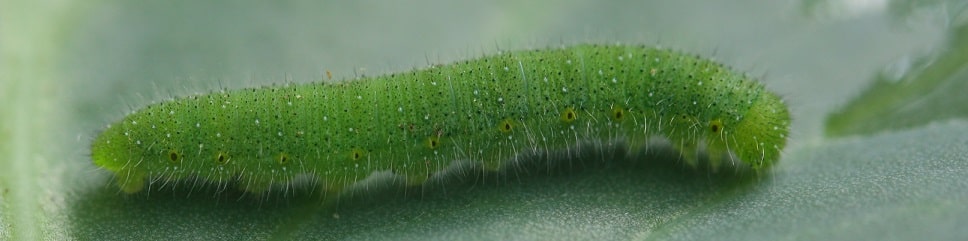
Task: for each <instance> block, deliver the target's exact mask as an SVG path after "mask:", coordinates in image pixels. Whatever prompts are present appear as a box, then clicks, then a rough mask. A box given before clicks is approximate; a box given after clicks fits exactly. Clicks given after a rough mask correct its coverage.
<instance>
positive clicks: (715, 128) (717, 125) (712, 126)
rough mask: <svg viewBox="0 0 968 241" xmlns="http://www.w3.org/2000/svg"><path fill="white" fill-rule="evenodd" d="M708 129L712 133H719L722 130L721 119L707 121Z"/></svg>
mask: <svg viewBox="0 0 968 241" xmlns="http://www.w3.org/2000/svg"><path fill="white" fill-rule="evenodd" d="M709 130H710V131H712V132H713V133H717V134H718V133H719V132H721V131H723V121H721V120H719V119H715V120H712V121H710V122H709Z"/></svg>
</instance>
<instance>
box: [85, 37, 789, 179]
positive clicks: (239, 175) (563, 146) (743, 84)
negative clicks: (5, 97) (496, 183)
mask: <svg viewBox="0 0 968 241" xmlns="http://www.w3.org/2000/svg"><path fill="white" fill-rule="evenodd" d="M789 123H790V117H789V113H788V110H787V107H786V105H785V104H784V102H783V100H782V99H781V98H780V97H779V96H778V95H776V94H774V93H772V92H770V91H768V90H766V89H765V87H764V86H763V85H762V84H761V83H759V82H757V81H755V80H753V79H751V78H749V77H746V76H745V75H743V74H737V73H735V72H734V71H732V70H730V69H729V68H727V67H725V66H724V65H722V64H720V63H717V62H714V61H712V60H709V59H704V58H701V57H698V56H695V55H689V54H684V53H681V52H677V51H672V50H667V49H661V48H652V47H647V46H631V45H591V44H582V45H575V46H570V47H564V46H562V47H557V48H548V49H537V50H522V51H509V52H499V53H497V54H494V55H490V56H485V57H481V58H478V59H472V60H465V61H459V62H455V63H451V64H446V65H432V66H429V67H426V68H423V69H414V70H412V71H408V72H402V73H394V74H387V75H383V76H378V77H361V78H357V79H354V80H346V81H341V82H335V83H324V82H318V83H306V84H291V85H285V86H265V87H256V88H246V89H238V90H221V91H215V92H212V93H208V94H199V95H190V96H186V97H180V98H174V99H171V100H167V101H163V102H160V103H153V104H150V105H148V106H146V107H144V108H142V109H138V110H135V111H132V112H131V113H130V114H128V115H127V116H125V117H124V118H123V119H121V120H120V121H117V122H116V123H113V124H110V125H108V126H107V127H106V128H105V129H104V130H103V131H101V132H100V133H99V134H98V135H97V137H96V138H95V139H94V140H93V143H92V150H91V155H92V159H93V162H94V164H95V165H97V166H98V167H100V168H103V169H106V170H108V171H110V172H113V173H114V174H115V176H116V180H117V184H118V185H119V186H120V188H121V190H123V191H124V192H128V193H133V192H138V191H140V190H142V189H143V188H144V187H145V186H146V183H147V185H153V184H156V183H162V184H164V183H169V182H174V181H184V180H194V181H204V182H210V183H217V184H225V183H230V182H234V183H237V184H239V186H240V187H241V188H242V189H244V190H246V191H250V192H265V191H268V190H270V189H271V188H272V187H273V185H289V184H290V183H291V182H293V180H294V179H295V178H296V177H299V176H309V177H311V178H312V179H313V180H316V181H318V182H319V183H321V184H323V186H324V188H326V189H327V190H339V189H341V188H344V187H347V186H349V185H351V184H353V183H355V182H357V181H359V180H362V179H363V178H366V177H367V176H369V175H370V174H372V173H373V172H377V171H391V172H393V173H395V174H399V175H402V176H403V177H405V178H406V180H407V182H408V183H410V184H420V183H423V182H424V181H425V180H427V179H428V178H429V177H430V176H432V175H433V174H434V173H436V172H438V171H441V170H443V169H444V168H445V167H447V166H449V165H451V164H452V163H453V162H455V161H461V160H463V161H469V162H471V163H474V164H475V165H479V166H481V167H483V168H486V169H489V170H493V169H496V168H498V167H500V166H501V164H502V163H505V162H506V161H509V160H514V159H515V158H519V157H518V154H519V153H522V152H528V151H562V150H568V148H574V147H575V146H576V145H578V144H580V143H581V142H583V141H603V142H608V143H613V142H614V141H617V140H623V141H625V143H627V144H628V145H629V146H630V147H632V146H636V145H642V144H643V143H645V142H646V141H648V140H649V139H650V138H653V137H664V138H666V139H668V140H669V142H670V143H672V144H673V146H674V147H675V148H676V149H677V150H678V151H679V152H680V153H681V156H682V157H683V159H684V160H685V161H686V162H688V163H696V162H697V159H698V158H699V155H700V154H699V153H700V152H702V153H704V154H708V159H709V162H710V163H711V164H712V165H718V164H719V163H720V162H723V161H724V160H727V159H728V160H730V161H732V162H738V161H737V160H740V161H741V163H745V164H746V165H748V166H750V167H752V168H753V169H757V170H758V169H762V168H766V167H769V166H771V165H772V164H774V163H776V162H777V160H778V159H779V157H780V154H781V151H782V149H783V147H784V145H785V144H786V137H787V134H788V132H789Z"/></svg>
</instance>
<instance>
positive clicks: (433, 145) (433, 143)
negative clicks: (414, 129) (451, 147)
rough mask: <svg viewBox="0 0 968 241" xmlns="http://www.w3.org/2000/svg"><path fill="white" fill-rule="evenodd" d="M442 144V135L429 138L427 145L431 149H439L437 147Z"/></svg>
mask: <svg viewBox="0 0 968 241" xmlns="http://www.w3.org/2000/svg"><path fill="white" fill-rule="evenodd" d="M440 144H441V143H440V137H438V136H431V137H429V138H427V147H428V148H430V149H431V150H433V149H437V147H440Z"/></svg>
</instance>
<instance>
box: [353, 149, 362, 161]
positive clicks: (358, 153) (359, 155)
mask: <svg viewBox="0 0 968 241" xmlns="http://www.w3.org/2000/svg"><path fill="white" fill-rule="evenodd" d="M365 155H366V151H363V149H360V148H353V151H350V160H354V161H357V160H360V159H363V156H365Z"/></svg>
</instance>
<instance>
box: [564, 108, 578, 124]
mask: <svg viewBox="0 0 968 241" xmlns="http://www.w3.org/2000/svg"><path fill="white" fill-rule="evenodd" d="M577 119H578V113H575V108H571V107H568V108H565V110H564V111H562V112H561V121H563V122H565V123H572V122H574V121H575V120H577Z"/></svg>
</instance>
